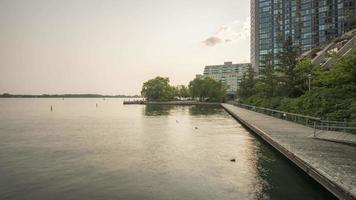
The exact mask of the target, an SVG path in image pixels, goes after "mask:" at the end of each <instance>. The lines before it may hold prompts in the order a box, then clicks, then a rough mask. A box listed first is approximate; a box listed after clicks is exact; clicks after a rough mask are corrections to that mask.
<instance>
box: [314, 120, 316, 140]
mask: <svg viewBox="0 0 356 200" xmlns="http://www.w3.org/2000/svg"><path fill="white" fill-rule="evenodd" d="M315 133H316V122H314V137H315Z"/></svg>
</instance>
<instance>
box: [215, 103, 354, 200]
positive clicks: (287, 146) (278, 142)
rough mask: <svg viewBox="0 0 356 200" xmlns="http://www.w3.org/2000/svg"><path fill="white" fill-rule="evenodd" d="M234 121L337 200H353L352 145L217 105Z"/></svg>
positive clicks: (295, 126) (229, 105)
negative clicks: (276, 151) (290, 162)
mask: <svg viewBox="0 0 356 200" xmlns="http://www.w3.org/2000/svg"><path fill="white" fill-rule="evenodd" d="M221 106H222V107H223V108H224V109H225V110H226V111H227V112H228V113H230V114H231V115H232V116H233V117H234V118H235V119H236V120H238V121H239V122H241V123H242V124H243V125H244V126H246V127H247V128H249V129H250V130H251V131H253V132H254V133H255V134H257V135H258V136H259V137H260V138H262V139H263V140H264V141H265V142H267V143H268V144H270V145H271V146H272V147H273V148H275V149H276V150H278V151H279V152H280V153H281V154H283V155H284V156H285V157H286V158H288V159H289V160H290V161H292V162H293V163H294V164H295V165H297V166H298V167H299V168H300V169H301V170H303V171H304V172H305V173H306V174H308V175H309V176H310V177H312V178H313V179H314V180H316V181H317V182H318V183H320V184H321V185H322V186H323V187H325V188H326V189H327V190H329V191H330V192H331V193H332V194H334V195H335V196H336V197H338V198H339V199H347V200H351V199H356V146H355V145H350V144H345V143H339V142H333V141H327V140H320V139H317V138H315V137H314V134H313V132H314V129H313V128H311V127H307V126H304V125H302V124H297V123H294V122H290V121H286V120H282V119H278V118H275V117H272V116H269V115H265V114H261V113H257V112H254V111H251V110H247V109H244V108H240V107H237V106H234V105H231V104H221Z"/></svg>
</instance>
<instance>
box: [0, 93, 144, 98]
mask: <svg viewBox="0 0 356 200" xmlns="http://www.w3.org/2000/svg"><path fill="white" fill-rule="evenodd" d="M0 98H142V97H141V96H138V95H133V96H130V95H100V94H54V95H49V94H42V95H24V94H6V93H5V94H2V95H0Z"/></svg>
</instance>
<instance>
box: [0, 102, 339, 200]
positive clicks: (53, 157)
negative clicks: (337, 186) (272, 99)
mask: <svg viewBox="0 0 356 200" xmlns="http://www.w3.org/2000/svg"><path fill="white" fill-rule="evenodd" d="M96 103H98V107H96V106H95V104H96ZM51 105H53V112H51V111H50V106H51ZM232 158H236V162H230V159H232ZM0 199H36V200H37V199H39V200H41V199H46V200H47V199H85V200H86V199H158V200H160V199H197V200H199V199H204V200H205V199H332V196H331V195H330V194H329V193H328V192H326V191H325V190H324V189H322V188H321V187H320V186H319V185H317V184H316V183H315V182H313V181H312V180H310V179H309V178H308V177H306V176H305V175H304V174H303V173H301V172H300V171H299V170H298V169H296V168H295V167H294V166H293V165H291V164H290V163H289V162H288V161H286V160H285V159H284V158H283V157H281V156H280V155H279V154H277V153H276V152H274V150H272V149H271V148H270V147H268V146H266V144H264V143H262V142H261V141H260V140H259V139H256V138H255V137H254V136H253V135H252V134H250V133H249V132H248V131H247V130H246V129H244V128H243V127H241V125H240V124H239V123H237V122H236V121H235V120H234V119H233V118H231V117H230V116H229V115H228V114H227V113H226V112H225V111H224V110H222V109H221V108H219V107H214V106H147V107H146V106H141V105H130V106H123V105H122V100H121V99H106V100H103V99H64V100H62V99H0Z"/></svg>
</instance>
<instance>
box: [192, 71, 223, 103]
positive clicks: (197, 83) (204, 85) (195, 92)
mask: <svg viewBox="0 0 356 200" xmlns="http://www.w3.org/2000/svg"><path fill="white" fill-rule="evenodd" d="M189 90H190V94H191V95H192V97H193V98H198V99H199V101H203V100H208V101H212V102H222V101H223V100H224V97H225V96H226V86H225V85H224V84H223V83H222V82H221V81H216V80H214V79H212V78H210V77H203V78H201V77H197V78H195V79H194V80H192V81H191V82H190V83H189Z"/></svg>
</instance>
